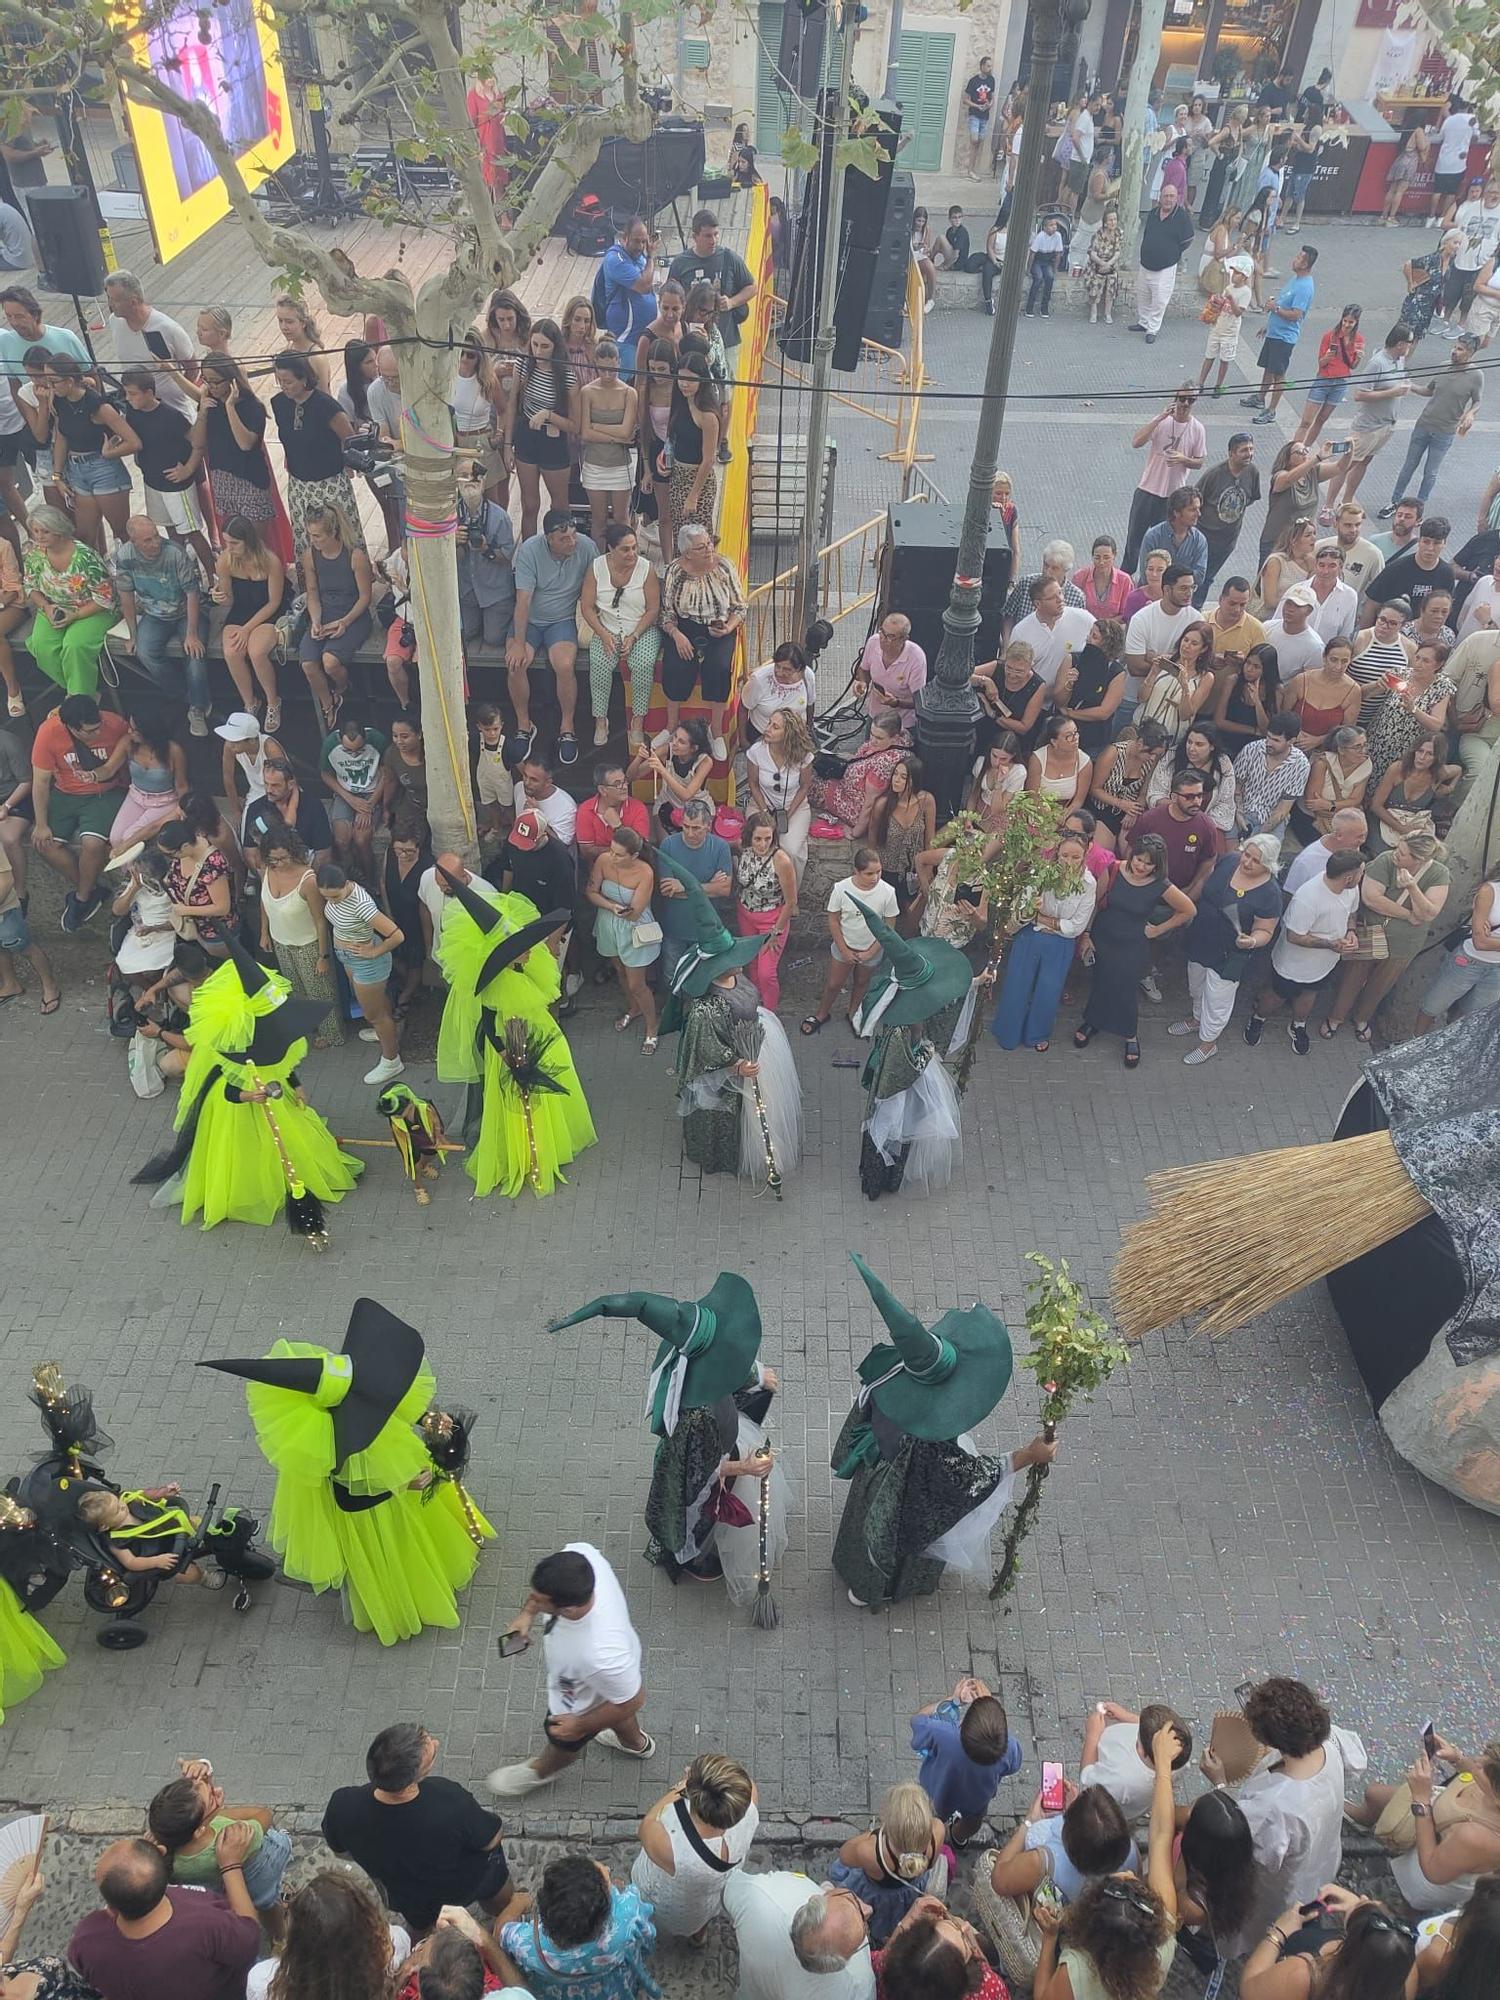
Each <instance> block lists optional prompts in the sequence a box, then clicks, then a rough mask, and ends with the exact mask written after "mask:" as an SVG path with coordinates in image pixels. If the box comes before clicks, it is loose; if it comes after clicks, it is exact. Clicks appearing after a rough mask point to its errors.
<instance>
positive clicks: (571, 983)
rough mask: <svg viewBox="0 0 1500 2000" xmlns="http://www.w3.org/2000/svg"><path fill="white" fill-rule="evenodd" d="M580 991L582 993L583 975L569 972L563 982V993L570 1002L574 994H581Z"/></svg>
mask: <svg viewBox="0 0 1500 2000" xmlns="http://www.w3.org/2000/svg"><path fill="white" fill-rule="evenodd" d="M582 991H583V974H582V973H581V972H570V973H569V974H568V975H567V977H566V978H565V979H564V980H563V992H564V993H565V994H566V995H567V996H568V998H569V999H570V1000H571V999H572V998H573V997H574V995H575V994H578V993H581V992H582Z"/></svg>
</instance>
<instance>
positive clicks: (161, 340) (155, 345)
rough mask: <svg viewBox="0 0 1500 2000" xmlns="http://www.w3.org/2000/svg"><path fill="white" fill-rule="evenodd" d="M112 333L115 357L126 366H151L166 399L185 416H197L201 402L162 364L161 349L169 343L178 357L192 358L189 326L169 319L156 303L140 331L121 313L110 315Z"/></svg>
mask: <svg viewBox="0 0 1500 2000" xmlns="http://www.w3.org/2000/svg"><path fill="white" fill-rule="evenodd" d="M109 337H110V339H111V340H112V341H113V342H114V347H115V358H116V359H117V360H118V361H119V362H120V364H121V366H122V367H127V368H140V367H144V368H149V369H150V370H151V372H152V374H153V375H154V376H155V377H156V393H157V395H158V396H160V398H161V400H162V401H163V402H164V403H170V404H171V406H172V408H173V409H174V410H181V412H182V414H183V415H184V416H185V417H196V416H197V414H198V405H197V404H196V403H195V402H194V401H193V399H192V397H191V396H190V395H189V394H188V393H187V391H186V389H179V388H178V386H177V384H176V383H175V382H174V381H173V380H172V378H171V376H170V375H169V374H168V373H167V371H166V369H165V367H164V366H163V364H162V358H161V349H162V347H165V348H166V350H167V353H168V354H169V355H170V356H171V357H172V359H173V360H174V361H191V360H192V358H193V343H192V341H191V340H190V339H189V338H188V335H187V332H186V329H185V328H183V327H180V326H179V325H178V324H177V322H176V320H175V319H168V318H167V316H166V314H165V313H164V312H158V311H157V310H156V308H155V307H154V306H153V307H152V309H151V311H150V312H149V313H147V315H146V324H145V325H144V326H143V327H142V328H141V329H140V331H139V332H137V331H136V329H135V328H134V327H132V326H127V325H126V324H125V322H124V320H122V319H121V318H120V316H119V314H118V313H111V314H110V316H109Z"/></svg>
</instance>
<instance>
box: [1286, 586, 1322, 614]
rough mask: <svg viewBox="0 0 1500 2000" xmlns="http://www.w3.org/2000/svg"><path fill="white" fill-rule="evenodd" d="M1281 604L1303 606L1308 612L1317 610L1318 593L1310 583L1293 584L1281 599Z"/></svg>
mask: <svg viewBox="0 0 1500 2000" xmlns="http://www.w3.org/2000/svg"><path fill="white" fill-rule="evenodd" d="M1281 601H1282V603H1283V604H1305V605H1306V606H1307V608H1308V610H1309V611H1316V610H1317V608H1318V593H1317V592H1316V591H1315V590H1314V589H1313V587H1312V585H1311V584H1310V583H1294V584H1293V585H1292V587H1291V589H1290V590H1289V591H1287V592H1286V593H1285V594H1284V595H1283V597H1282V600H1281Z"/></svg>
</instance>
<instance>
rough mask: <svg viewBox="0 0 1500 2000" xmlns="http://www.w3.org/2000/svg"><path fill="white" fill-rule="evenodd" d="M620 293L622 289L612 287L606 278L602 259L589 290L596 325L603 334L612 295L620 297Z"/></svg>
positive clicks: (615, 286) (617, 286)
mask: <svg viewBox="0 0 1500 2000" xmlns="http://www.w3.org/2000/svg"><path fill="white" fill-rule="evenodd" d="M606 254H608V253H606ZM620 291H621V287H620V286H619V285H612V284H611V283H610V282H609V280H608V278H606V277H605V275H604V260H603V258H601V259H600V260H599V268H598V270H597V271H596V272H595V273H594V282H593V284H592V286H591V287H590V289H589V305H590V307H591V308H592V310H593V314H594V324H595V326H596V327H598V329H599V331H600V332H601V333H602V332H603V331H604V330H605V327H606V325H607V321H606V319H605V315H606V313H607V312H608V311H609V303H610V297H611V295H612V294H613V295H614V296H615V297H618V296H619V293H620Z"/></svg>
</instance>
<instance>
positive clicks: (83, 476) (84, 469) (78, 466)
mask: <svg viewBox="0 0 1500 2000" xmlns="http://www.w3.org/2000/svg"><path fill="white" fill-rule="evenodd" d="M64 476H65V477H66V479H67V482H68V484H69V486H71V487H72V489H73V491H74V492H75V493H128V492H129V491H130V474H129V473H128V472H127V471H126V470H125V467H124V464H123V463H122V462H121V460H119V459H118V458H105V457H104V455H103V454H102V453H101V452H97V451H70V452H69V453H68V469H67V472H66V474H65V475H64Z"/></svg>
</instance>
